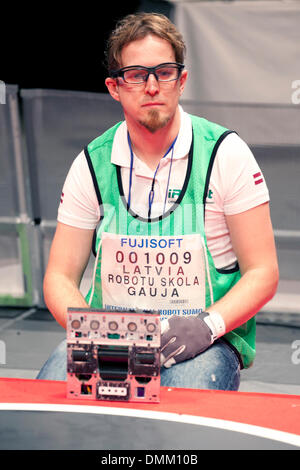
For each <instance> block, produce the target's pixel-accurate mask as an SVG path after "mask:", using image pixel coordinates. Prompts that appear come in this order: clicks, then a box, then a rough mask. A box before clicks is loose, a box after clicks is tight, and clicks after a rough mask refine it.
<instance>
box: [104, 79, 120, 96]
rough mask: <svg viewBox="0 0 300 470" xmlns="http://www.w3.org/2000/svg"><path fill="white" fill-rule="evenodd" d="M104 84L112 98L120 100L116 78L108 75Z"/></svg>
mask: <svg viewBox="0 0 300 470" xmlns="http://www.w3.org/2000/svg"><path fill="white" fill-rule="evenodd" d="M105 85H106V86H107V89H108V91H109V93H110V95H111V96H112V97H113V99H114V100H116V101H120V97H119V86H118V79H115V78H111V77H108V78H106V79H105Z"/></svg>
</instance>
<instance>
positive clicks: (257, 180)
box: [253, 171, 264, 184]
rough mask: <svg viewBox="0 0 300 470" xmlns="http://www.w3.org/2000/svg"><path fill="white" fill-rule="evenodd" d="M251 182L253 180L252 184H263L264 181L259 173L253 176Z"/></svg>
mask: <svg viewBox="0 0 300 470" xmlns="http://www.w3.org/2000/svg"><path fill="white" fill-rule="evenodd" d="M253 180H254V184H260V183H263V181H264V180H263V177H262V174H261V172H260V171H259V172H258V173H255V174H254V175H253Z"/></svg>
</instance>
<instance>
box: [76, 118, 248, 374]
mask: <svg viewBox="0 0 300 470" xmlns="http://www.w3.org/2000/svg"><path fill="white" fill-rule="evenodd" d="M190 117H191V119H192V127H193V142H192V145H191V149H190V152H189V158H188V168H187V173H186V178H185V181H184V185H183V188H182V190H181V193H180V195H179V197H178V199H177V201H176V205H174V206H173V207H171V209H169V211H168V212H166V213H165V214H164V215H163V216H160V217H156V218H152V219H146V218H141V217H137V215H136V214H134V213H133V212H132V211H131V210H130V208H128V207H127V202H126V199H125V197H124V193H123V186H122V179H121V168H120V167H118V166H116V165H114V164H112V163H111V151H112V144H113V140H114V136H115V133H116V130H117V128H118V127H119V125H120V124H121V123H118V124H116V125H115V126H114V127H112V128H111V129H109V130H108V131H106V132H105V133H104V134H102V135H101V136H100V137H98V138H96V139H95V140H93V141H92V142H91V143H90V144H89V145H88V146H87V147H86V148H85V155H86V158H87V162H88V165H89V168H90V171H91V175H92V178H93V181H94V186H95V190H96V194H97V197H98V201H99V206H100V213H101V217H100V224H99V228H98V231H97V236H96V240H95V251H96V253H97V252H98V251H99V253H98V257H97V258H96V263H97V264H96V269H95V276H94V285H93V287H91V288H90V290H89V292H88V294H87V297H86V300H87V302H88V303H89V304H90V306H91V307H92V308H103V304H102V289H101V255H102V252H101V251H102V250H101V236H102V233H103V232H108V233H116V234H121V235H122V234H124V235H151V234H153V233H155V234H156V235H159V236H167V235H168V236H170V235H174V236H177V235H188V234H193V233H200V235H201V236H202V237H203V239H204V242H205V248H206V254H207V264H208V272H207V275H206V290H205V297H206V308H208V307H209V306H210V305H211V304H212V303H213V302H216V301H217V300H218V299H220V298H222V297H223V296H224V295H225V294H226V293H227V292H228V291H229V290H230V288H231V287H232V286H233V285H234V284H236V282H237V281H238V280H239V279H240V276H241V274H240V271H239V268H238V266H236V268H234V269H231V270H221V269H216V267H215V265H214V261H213V259H212V256H211V254H210V252H209V250H208V248H207V241H206V236H205V230H204V221H205V203H206V198H207V194H208V186H209V180H210V175H211V171H212V166H213V162H214V158H215V156H216V152H217V150H218V147H219V145H220V143H221V142H222V141H223V139H224V138H225V137H226V136H227V135H228V134H229V133H230V132H232V131H228V130H227V129H225V128H224V127H222V126H219V125H217V124H214V123H211V122H209V121H207V120H206V119H203V118H199V117H196V116H190ZM184 205H189V210H190V211H191V216H190V217H189V219H188V220H184V223H183V221H182V220H181V217H182V215H181V214H182V212H180V211H179V208H182V206H184ZM99 243H100V246H99ZM98 248H99V250H98ZM112 262H113V260H112ZM140 308H143V305H141V306H140ZM224 339H225V340H227V341H228V342H229V343H230V344H231V345H232V346H233V347H234V348H235V349H236V350H237V351H238V352H239V355H240V357H241V360H242V366H243V367H244V368H248V367H250V366H251V364H252V363H253V360H254V357H255V317H253V318H251V319H250V320H249V321H248V322H246V323H245V324H243V325H241V326H240V327H238V328H236V329H235V330H233V331H231V332H229V333H227V334H226V335H224Z"/></svg>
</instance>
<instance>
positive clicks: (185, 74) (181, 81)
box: [179, 70, 188, 96]
mask: <svg viewBox="0 0 300 470" xmlns="http://www.w3.org/2000/svg"><path fill="white" fill-rule="evenodd" d="M187 77H188V71H187V70H183V72H182V73H181V75H180V79H179V84H180V87H179V91H180V96H181V95H182V93H183V90H184V87H185V84H186V81H187Z"/></svg>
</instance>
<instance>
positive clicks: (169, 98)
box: [106, 35, 187, 133]
mask: <svg viewBox="0 0 300 470" xmlns="http://www.w3.org/2000/svg"><path fill="white" fill-rule="evenodd" d="M121 58H122V67H128V66H131V65H142V66H146V67H155V66H156V65H159V64H162V63H164V62H175V54H174V51H173V49H172V46H171V45H170V44H169V42H167V41H166V40H164V39H161V38H159V37H157V36H153V35H149V36H146V37H145V38H144V39H140V40H137V41H133V42H131V43H129V44H128V45H127V46H125V47H124V48H123V50H122V54H121ZM186 78H187V72H186V71H185V70H184V71H183V72H182V73H181V76H180V77H179V79H178V80H175V81H171V82H165V83H163V82H158V81H157V80H156V78H155V76H154V75H153V74H150V75H149V77H148V80H147V82H146V83H141V84H128V83H125V82H124V80H123V79H122V78H117V79H112V78H108V79H106V85H107V87H108V90H109V92H110V94H111V96H112V97H113V98H114V99H116V100H117V101H119V102H120V103H121V105H122V107H123V110H124V114H125V119H126V121H127V124H129V125H135V126H136V125H137V126H142V127H143V128H146V129H148V130H149V131H150V132H151V133H154V132H156V131H157V130H158V129H161V128H163V127H165V126H166V125H167V124H168V123H170V122H171V121H172V119H174V117H175V114H176V113H177V105H178V101H179V97H180V95H181V94H182V92H183V89H184V85H185V82H186Z"/></svg>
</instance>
